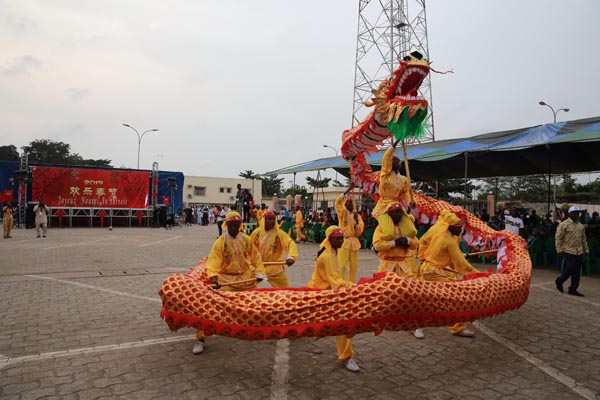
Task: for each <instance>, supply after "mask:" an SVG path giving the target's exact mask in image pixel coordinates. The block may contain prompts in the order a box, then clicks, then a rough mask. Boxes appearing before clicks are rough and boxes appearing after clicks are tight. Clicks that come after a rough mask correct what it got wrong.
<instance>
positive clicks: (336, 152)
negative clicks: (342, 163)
mask: <svg viewBox="0 0 600 400" xmlns="http://www.w3.org/2000/svg"><path fill="white" fill-rule="evenodd" d="M323 147H329V148H330V149H332V150H333V151H335V156H336V157H337V156H338V150H337V149H336V148H335V147H333V146H330V145H328V144H324V145H323ZM334 169H335V168H334ZM335 180H336V181H337V180H338V174H337V171H335Z"/></svg>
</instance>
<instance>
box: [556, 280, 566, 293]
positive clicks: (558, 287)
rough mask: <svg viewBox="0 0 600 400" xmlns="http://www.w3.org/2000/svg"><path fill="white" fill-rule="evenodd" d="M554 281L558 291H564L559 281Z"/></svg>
mask: <svg viewBox="0 0 600 400" xmlns="http://www.w3.org/2000/svg"><path fill="white" fill-rule="evenodd" d="M555 283H556V288H557V289H558V291H559V292H561V293H564V290H563V287H562V285H561V284H560V283H558V279H557V280H556V281H555Z"/></svg>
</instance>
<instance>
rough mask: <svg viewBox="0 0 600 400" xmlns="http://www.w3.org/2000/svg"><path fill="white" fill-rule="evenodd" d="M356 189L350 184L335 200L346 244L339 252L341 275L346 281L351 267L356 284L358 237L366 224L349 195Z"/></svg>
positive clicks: (351, 277) (350, 275) (350, 277)
mask: <svg viewBox="0 0 600 400" xmlns="http://www.w3.org/2000/svg"><path fill="white" fill-rule="evenodd" d="M353 188H354V183H352V182H350V186H348V189H346V191H345V192H344V193H343V194H341V195H340V196H339V197H338V198H337V199H336V200H335V212H336V213H337V217H338V221H339V224H340V228H341V229H342V230H343V231H344V243H343V244H342V247H341V248H340V249H339V250H338V261H339V263H340V274H341V276H342V278H344V279H346V267H347V266H349V279H350V280H351V281H352V282H356V270H357V269H358V253H359V250H360V241H359V240H358V237H359V236H360V235H361V234H362V233H363V230H364V229H365V224H364V222H363V220H362V217H361V216H360V214H358V213H357V212H356V206H355V205H354V200H353V199H352V197H351V196H348V193H349V192H350V191H351V190H352V189H353Z"/></svg>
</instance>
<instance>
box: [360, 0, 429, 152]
mask: <svg viewBox="0 0 600 400" xmlns="http://www.w3.org/2000/svg"><path fill="white" fill-rule="evenodd" d="M409 11H410V12H411V13H412V15H414V18H412V19H410V17H409ZM414 50H417V51H419V52H420V53H421V54H423V56H424V57H425V58H426V59H429V45H428V42H427V20H426V18H425V0H378V1H371V0H359V8H358V36H357V40H356V66H355V73H354V103H353V109H352V126H355V125H357V124H358V123H360V122H361V121H362V120H363V119H364V118H365V117H366V116H367V115H368V113H369V112H370V111H371V109H369V108H367V107H365V105H364V102H365V101H367V100H370V99H371V97H372V93H371V90H372V89H375V88H376V87H377V86H379V84H380V83H381V82H382V81H383V80H384V79H386V78H389V77H390V76H391V75H392V73H393V72H394V70H395V69H396V68H397V67H398V64H399V61H398V60H399V57H404V56H405V55H407V54H408V53H410V52H411V51H414ZM419 94H420V95H421V96H423V97H424V98H425V99H427V101H428V102H429V112H428V116H427V118H426V119H425V121H423V124H424V125H425V136H424V137H423V138H422V139H420V140H419V142H420V143H423V142H432V141H434V140H435V135H434V128H433V112H432V109H433V108H432V104H433V103H432V93H431V80H430V77H429V75H427V77H426V78H425V80H424V81H423V83H422V84H421V88H420V90H419ZM409 143H410V141H409Z"/></svg>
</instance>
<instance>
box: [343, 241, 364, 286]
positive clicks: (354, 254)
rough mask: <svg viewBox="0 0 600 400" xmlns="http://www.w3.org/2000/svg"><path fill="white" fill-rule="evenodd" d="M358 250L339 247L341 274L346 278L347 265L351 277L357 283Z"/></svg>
mask: <svg viewBox="0 0 600 400" xmlns="http://www.w3.org/2000/svg"><path fill="white" fill-rule="evenodd" d="M358 252H359V251H358V250H348V249H343V248H340V249H338V264H339V265H340V275H341V276H342V279H346V267H347V266H348V264H349V265H350V268H349V279H348V280H350V281H352V282H354V283H356V270H357V269H358Z"/></svg>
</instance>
